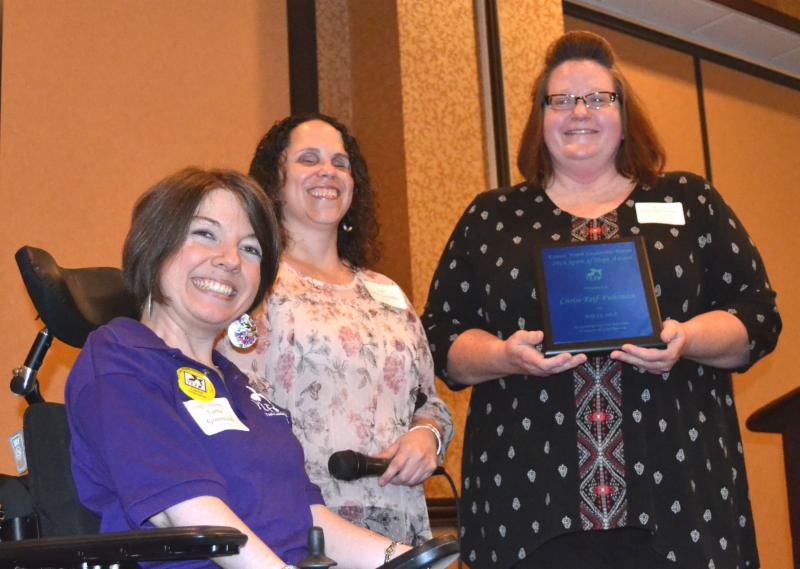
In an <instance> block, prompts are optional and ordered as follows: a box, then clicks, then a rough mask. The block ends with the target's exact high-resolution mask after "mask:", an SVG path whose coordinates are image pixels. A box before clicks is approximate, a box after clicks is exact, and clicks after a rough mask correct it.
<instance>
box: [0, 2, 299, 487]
mask: <svg viewBox="0 0 800 569" xmlns="http://www.w3.org/2000/svg"><path fill="white" fill-rule="evenodd" d="M2 9H3V15H2V21H3V37H2V49H3V51H2V58H3V59H2V98H1V99H0V104H2V107H1V108H0V112H1V113H2V115H0V193H1V194H2V203H3V211H4V213H5V215H4V222H3V223H2V224H0V289H2V290H3V291H4V294H3V299H4V302H3V310H2V311H0V330H3V331H4V332H5V334H6V338H5V340H4V345H3V350H2V352H1V353H0V370H2V372H3V373H5V374H6V377H7V379H6V380H3V383H2V386H0V410H2V411H1V412H0V435H2V437H3V440H2V444H0V447H1V448H0V471H1V472H12V471H13V461H12V455H11V450H10V448H9V446H8V445H7V444H6V443H5V438H6V437H7V436H8V435H10V434H11V433H13V432H14V431H16V430H17V429H19V427H20V424H21V423H20V420H21V411H22V410H23V409H24V402H23V401H22V400H20V399H17V398H15V397H13V396H12V395H10V392H9V391H8V387H7V386H8V383H7V381H8V379H10V370H11V369H12V368H13V367H16V366H17V365H20V364H21V363H22V361H23V360H24V358H25V355H26V354H27V352H28V349H29V347H30V344H31V342H32V341H33V339H34V336H35V335H36V332H37V330H38V329H39V328H40V323H38V322H35V321H34V318H35V316H36V315H35V313H34V310H33V308H32V306H31V304H30V302H29V301H28V300H27V295H26V293H25V291H24V287H23V285H22V282H21V280H20V277H19V273H18V271H17V268H16V265H15V263H14V260H13V254H14V252H15V251H16V249H17V248H18V247H20V246H22V245H26V244H30V245H38V246H41V247H44V248H46V249H48V250H49V251H51V252H52V253H53V254H54V256H55V258H56V260H58V261H59V262H60V263H61V264H63V265H64V266H67V267H70V266H73V267H75V266H92V265H114V266H118V265H119V262H120V248H121V245H122V240H123V238H124V235H125V232H126V230H127V227H128V220H129V215H130V210H131V206H132V204H133V202H134V200H135V199H136V197H137V196H138V195H139V194H141V193H142V192H143V191H144V190H145V189H146V188H147V187H148V186H149V185H150V184H152V183H153V182H155V181H156V180H158V179H159V178H161V177H163V176H164V175H166V174H168V173H171V172H172V171H175V170H177V169H178V168H181V167H183V166H186V165H189V164H195V165H200V166H208V167H210V166H226V167H235V168H240V169H242V168H246V167H247V166H248V164H249V158H250V156H251V154H252V152H253V149H254V148H255V145H256V143H257V141H258V139H259V137H260V136H261V134H262V133H263V132H264V130H265V129H266V128H267V126H269V125H270V124H271V123H272V122H273V121H274V120H275V119H276V118H279V117H281V116H283V115H285V114H287V113H288V111H289V90H288V55H287V47H286V46H287V38H286V23H285V22H286V16H285V2H284V1H283V0H235V1H232V2H219V1H217V0H162V1H160V2H119V1H113V2H98V1H96V0H48V1H47V2H31V1H28V0H5V1H4V2H3V4H2ZM75 355H76V354H75V350H72V349H69V348H66V347H65V346H64V345H63V344H61V343H59V342H55V343H54V345H53V348H52V349H51V351H50V355H49V356H48V358H47V360H46V362H45V365H44V366H43V368H42V370H41V373H40V375H41V377H42V378H43V383H44V392H45V397H46V398H48V399H52V400H63V396H62V391H63V383H64V379H65V377H66V373H67V371H68V370H69V367H70V365H71V363H72V360H73V359H74V357H75Z"/></svg>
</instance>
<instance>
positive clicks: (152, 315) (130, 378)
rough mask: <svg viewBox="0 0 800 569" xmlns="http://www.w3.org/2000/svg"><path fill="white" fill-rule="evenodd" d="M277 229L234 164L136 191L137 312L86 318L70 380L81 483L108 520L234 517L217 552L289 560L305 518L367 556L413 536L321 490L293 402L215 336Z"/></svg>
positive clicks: (134, 522)
mask: <svg viewBox="0 0 800 569" xmlns="http://www.w3.org/2000/svg"><path fill="white" fill-rule="evenodd" d="M279 235H280V231H279V229H278V224H277V222H276V220H275V214H274V212H273V210H272V206H271V204H270V203H269V202H268V200H267V198H266V197H265V196H264V193H263V192H262V191H261V190H260V188H258V186H257V184H256V183H255V182H253V181H252V180H251V179H250V178H247V177H245V176H243V175H241V174H238V173H236V172H232V171H218V170H217V171H203V170H199V169H186V170H183V171H181V172H179V173H177V174H175V175H173V176H170V177H168V178H166V179H164V180H163V181H161V182H159V183H158V184H156V185H155V186H154V187H153V188H151V189H150V190H149V191H148V192H147V193H145V194H144V196H142V198H141V199H140V200H139V202H138V203H137V204H136V207H135V209H134V212H133V218H132V224H131V229H130V231H129V233H128V237H127V239H126V242H125V248H124V251H123V269H124V274H125V278H126V282H127V284H128V286H129V288H130V289H131V291H132V292H133V293H134V294H135V296H136V297H137V299H138V300H139V301H140V302H141V303H142V316H141V319H140V321H138V322H137V321H135V320H131V319H125V318H120V319H116V320H114V321H112V322H111V323H110V324H108V325H107V326H103V327H101V328H100V329H98V330H97V331H95V332H94V333H93V334H92V335H91V336H90V337H89V339H88V341H87V343H86V346H85V347H84V349H83V351H82V352H81V354H80V356H79V357H78V360H77V362H76V364H75V366H74V368H73V369H72V372H71V374H70V377H69V379H68V381H67V389H66V404H67V412H68V417H69V423H70V430H71V433H72V469H73V473H74V477H75V482H76V485H77V487H78V493H79V496H80V498H81V501H82V502H83V503H84V505H86V506H87V507H88V508H90V509H91V510H93V511H94V512H96V513H97V514H98V515H99V516H100V517H101V529H102V530H103V531H115V530H123V529H128V528H141V527H152V526H156V527H166V526H185V525H225V526H231V527H234V528H237V529H239V530H241V531H242V532H244V533H245V534H246V535H247V536H248V541H247V544H246V545H245V546H244V547H243V548H242V550H241V552H240V553H239V554H238V555H235V556H231V557H222V558H218V559H217V560H215V561H214V563H218V564H219V565H222V566H223V567H260V568H262V569H287V568H291V567H294V565H291V564H294V563H298V562H299V560H301V559H302V558H303V557H304V556H305V555H306V551H305V542H306V533H307V530H308V528H309V527H311V525H312V524H313V525H317V526H321V527H322V528H323V529H324V530H325V533H326V538H327V543H328V553H329V554H330V555H331V556H332V557H333V558H335V559H337V560H338V561H339V562H340V563H341V564H342V565H344V566H347V567H353V568H360V567H361V568H367V567H376V566H378V565H380V564H381V563H383V562H385V561H386V560H388V559H389V558H391V557H393V556H396V555H397V554H399V553H401V552H403V551H405V550H407V549H408V546H405V545H398V544H396V543H395V542H392V541H390V540H389V539H388V538H385V537H382V536H379V535H378V534H375V533H373V532H370V531H368V530H366V529H363V528H359V527H356V526H354V525H352V524H350V523H349V522H346V521H345V520H343V519H342V518H339V517H338V516H337V515H335V514H334V513H332V512H331V511H330V510H328V509H327V508H326V507H325V506H324V505H323V500H322V497H321V494H320V492H319V488H317V487H316V486H315V485H314V484H312V483H311V482H310V481H309V479H308V476H307V475H306V473H305V471H304V469H303V451H302V448H301V447H300V444H299V443H298V441H297V439H296V438H295V437H294V435H293V434H292V430H291V422H290V419H289V417H288V414H287V412H286V411H285V410H283V409H281V408H279V407H278V406H276V405H275V404H274V403H272V402H271V401H270V400H269V399H268V398H267V397H265V396H264V395H263V394H262V393H260V392H259V391H258V389H256V388H254V386H250V385H248V380H247V377H246V376H245V375H244V374H242V373H241V372H239V370H238V369H237V368H236V367H235V366H234V365H233V364H231V363H230V362H229V361H228V360H227V359H225V358H224V357H222V356H221V355H220V354H218V353H217V352H215V351H214V350H213V347H214V343H215V342H216V340H217V338H218V337H219V335H220V334H221V333H222V332H223V330H225V328H226V327H227V326H228V325H229V324H230V323H231V322H233V321H234V320H236V319H238V318H239V317H240V316H241V315H242V314H244V313H246V312H248V311H249V310H250V309H252V308H253V307H255V306H257V305H258V304H259V303H260V302H261V301H262V300H263V298H264V296H265V294H266V293H267V292H268V291H269V289H270V287H271V286H272V283H273V281H274V279H275V275H276V272H277V269H278V259H279V255H280V238H279ZM287 563H288V564H289V565H287ZM169 565H170V564H169V563H165V564H164V565H163V566H169ZM180 566H181V567H209V566H213V563H212V562H211V561H198V562H193V563H181V564H180Z"/></svg>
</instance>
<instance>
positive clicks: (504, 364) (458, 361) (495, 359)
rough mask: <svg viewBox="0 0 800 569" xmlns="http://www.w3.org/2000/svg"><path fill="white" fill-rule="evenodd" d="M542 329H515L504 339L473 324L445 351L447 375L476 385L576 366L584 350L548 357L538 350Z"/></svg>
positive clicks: (581, 359) (554, 371)
mask: <svg viewBox="0 0 800 569" xmlns="http://www.w3.org/2000/svg"><path fill="white" fill-rule="evenodd" d="M543 339H544V333H543V332H542V331H541V330H518V331H517V332H514V333H513V334H512V335H511V336H509V337H508V338H507V339H505V340H501V339H500V338H498V337H497V336H494V335H493V334H490V333H489V332H486V331H485V330H480V329H478V328H472V329H470V330H467V331H465V332H462V333H461V334H460V335H459V336H458V338H456V340H455V342H453V345H452V346H450V351H449V352H448V354H447V371H448V377H449V378H450V379H453V380H455V381H458V382H459V383H463V384H465V385H475V384H478V383H483V382H485V381H491V380H493V379H498V378H500V377H503V376H506V375H514V374H520V375H535V376H537V377H547V376H549V375H553V374H557V373H561V372H564V371H567V370H569V369H572V368H574V367H577V366H579V365H581V364H582V363H584V362H585V361H586V354H575V355H573V354H568V353H564V354H559V355H557V356H553V357H550V358H547V357H545V356H544V354H542V352H541V346H540V344H541V343H542V340H543Z"/></svg>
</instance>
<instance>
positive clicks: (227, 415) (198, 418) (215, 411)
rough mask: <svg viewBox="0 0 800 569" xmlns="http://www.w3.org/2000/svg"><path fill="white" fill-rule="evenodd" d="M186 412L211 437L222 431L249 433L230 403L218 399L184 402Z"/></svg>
mask: <svg viewBox="0 0 800 569" xmlns="http://www.w3.org/2000/svg"><path fill="white" fill-rule="evenodd" d="M183 404H184V405H185V406H186V410H187V411H189V414H190V415H191V416H192V418H193V419H194V420H195V422H196V423H197V426H198V427H200V428H201V429H202V430H203V432H204V433H205V434H207V435H209V436H211V435H216V434H217V433H221V432H222V431H249V430H250V429H248V428H247V426H246V425H245V424H244V423H242V422H241V421H240V420H239V417H237V416H236V413H234V412H233V408H232V407H231V404H230V401H228V400H227V399H226V398H224V397H217V398H216V399H214V400H213V401H208V402H204V401H196V400H192V401H184V402H183Z"/></svg>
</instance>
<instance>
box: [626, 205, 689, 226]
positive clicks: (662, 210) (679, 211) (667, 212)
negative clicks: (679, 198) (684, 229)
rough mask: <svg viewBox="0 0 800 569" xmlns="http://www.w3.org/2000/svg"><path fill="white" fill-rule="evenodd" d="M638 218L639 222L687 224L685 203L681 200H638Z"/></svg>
mask: <svg viewBox="0 0 800 569" xmlns="http://www.w3.org/2000/svg"><path fill="white" fill-rule="evenodd" d="M636 219H637V220H638V221H639V223H663V224H665V225H686V219H685V218H684V217H683V204H682V203H680V202H675V203H661V202H636Z"/></svg>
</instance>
